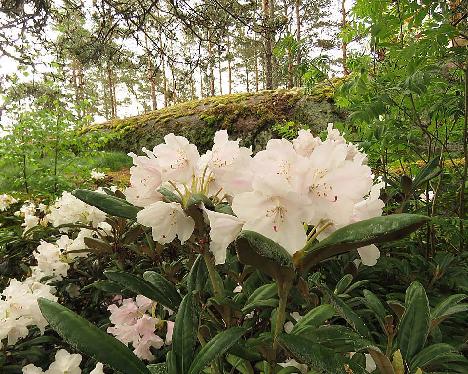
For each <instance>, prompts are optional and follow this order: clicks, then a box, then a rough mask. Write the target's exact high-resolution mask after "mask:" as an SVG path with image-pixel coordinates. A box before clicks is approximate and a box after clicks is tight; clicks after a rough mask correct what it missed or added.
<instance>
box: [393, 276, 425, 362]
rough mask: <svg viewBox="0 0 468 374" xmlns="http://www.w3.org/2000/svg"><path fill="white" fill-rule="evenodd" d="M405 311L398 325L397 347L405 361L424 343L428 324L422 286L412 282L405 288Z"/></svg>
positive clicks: (421, 347) (409, 359)
mask: <svg viewBox="0 0 468 374" xmlns="http://www.w3.org/2000/svg"><path fill="white" fill-rule="evenodd" d="M405 307H406V309H405V313H404V314H403V316H402V317H401V320H400V323H399V325H398V337H397V342H398V347H399V348H400V350H401V354H402V356H403V358H404V360H405V361H411V360H412V358H413V357H414V356H415V355H416V354H417V353H418V352H419V351H421V349H423V347H424V345H425V344H426V339H427V335H428V334H429V326H430V311H429V302H428V300H427V296H426V292H425V291H424V287H423V286H422V285H421V284H420V283H419V282H413V283H411V285H410V286H409V287H408V289H407V290H406V297H405Z"/></svg>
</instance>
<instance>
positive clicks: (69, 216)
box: [47, 192, 106, 227]
mask: <svg viewBox="0 0 468 374" xmlns="http://www.w3.org/2000/svg"><path fill="white" fill-rule="evenodd" d="M47 218H48V220H49V222H51V223H52V225H53V226H54V227H57V226H60V225H64V224H70V223H77V222H80V223H85V224H92V225H93V226H94V227H96V226H97V225H99V223H101V222H102V221H104V220H105V219H106V214H105V213H104V212H102V211H100V210H99V209H98V208H96V207H94V206H91V205H88V204H86V203H84V202H83V201H81V200H80V199H77V198H76V197H75V196H73V195H72V194H71V193H70V192H64V193H63V194H62V196H61V197H60V198H59V199H58V200H57V201H56V202H55V203H54V204H53V205H52V206H51V208H50V213H49V214H48V215H47Z"/></svg>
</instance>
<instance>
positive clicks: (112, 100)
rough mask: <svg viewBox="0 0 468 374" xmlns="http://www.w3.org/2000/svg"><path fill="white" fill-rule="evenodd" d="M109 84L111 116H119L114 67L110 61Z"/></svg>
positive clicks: (108, 64) (108, 68) (108, 66)
mask: <svg viewBox="0 0 468 374" xmlns="http://www.w3.org/2000/svg"><path fill="white" fill-rule="evenodd" d="M106 70H107V85H108V89H109V104H110V116H111V118H115V117H117V104H116V102H115V85H114V78H113V72H112V67H111V65H110V63H109V62H107V69H106Z"/></svg>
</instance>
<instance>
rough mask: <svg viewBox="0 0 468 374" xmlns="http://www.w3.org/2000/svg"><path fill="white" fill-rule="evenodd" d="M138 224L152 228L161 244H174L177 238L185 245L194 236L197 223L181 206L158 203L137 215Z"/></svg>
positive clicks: (154, 235)
mask: <svg viewBox="0 0 468 374" xmlns="http://www.w3.org/2000/svg"><path fill="white" fill-rule="evenodd" d="M137 221H138V223H140V224H142V225H143V226H147V227H151V228H152V233H153V239H154V240H155V241H157V242H159V243H161V244H166V243H170V242H172V241H173V240H174V239H175V237H176V236H177V237H178V238H179V240H180V242H181V243H182V244H183V243H185V242H186V241H187V240H188V239H189V238H190V236H192V233H193V230H194V228H195V222H194V221H193V219H192V217H188V216H187V215H186V214H185V212H184V210H183V209H182V207H181V206H180V204H178V203H165V202H163V201H157V202H155V203H153V204H151V205H149V206H147V207H146V208H144V209H143V210H141V211H139V212H138V214H137Z"/></svg>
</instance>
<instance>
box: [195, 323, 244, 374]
mask: <svg viewBox="0 0 468 374" xmlns="http://www.w3.org/2000/svg"><path fill="white" fill-rule="evenodd" d="M246 331H247V329H246V328H244V327H231V328H230V329H227V330H225V331H222V332H220V333H219V334H218V335H216V336H215V337H214V338H213V339H211V340H210V341H209V342H208V343H206V344H205V345H204V346H203V348H202V349H201V350H200V352H198V354H197V355H196V356H195V358H194V359H193V363H192V365H191V366H190V370H189V374H198V373H201V372H202V371H203V369H204V368H205V367H206V366H207V365H208V364H209V363H210V362H212V361H213V360H214V359H215V358H216V357H218V356H220V355H222V354H223V353H225V352H226V351H228V350H229V348H230V347H232V346H233V345H234V344H235V343H236V342H237V341H238V340H239V339H240V338H241V337H242V335H244V334H245V332H246Z"/></svg>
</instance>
